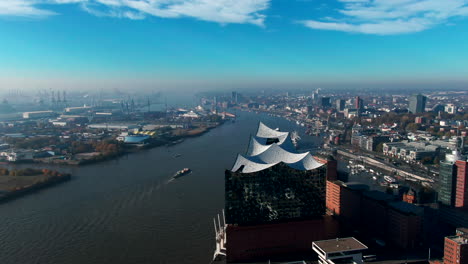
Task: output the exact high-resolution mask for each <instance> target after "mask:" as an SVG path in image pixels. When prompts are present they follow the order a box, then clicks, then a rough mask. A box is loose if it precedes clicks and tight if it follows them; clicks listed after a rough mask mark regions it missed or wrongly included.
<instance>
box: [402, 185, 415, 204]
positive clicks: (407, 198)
mask: <svg viewBox="0 0 468 264" xmlns="http://www.w3.org/2000/svg"><path fill="white" fill-rule="evenodd" d="M403 202H405V203H409V204H415V203H416V192H415V191H414V190H413V189H411V188H410V189H409V190H408V192H406V193H404V194H403Z"/></svg>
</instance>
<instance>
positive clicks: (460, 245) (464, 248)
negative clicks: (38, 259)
mask: <svg viewBox="0 0 468 264" xmlns="http://www.w3.org/2000/svg"><path fill="white" fill-rule="evenodd" d="M467 231H468V230H466V228H459V229H457V234H456V235H455V236H449V237H446V238H445V245H444V264H464V263H468V234H467Z"/></svg>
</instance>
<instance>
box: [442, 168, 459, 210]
mask: <svg viewBox="0 0 468 264" xmlns="http://www.w3.org/2000/svg"><path fill="white" fill-rule="evenodd" d="M439 179H440V190H439V202H441V203H442V204H445V205H448V206H452V205H454V198H455V194H454V188H455V180H456V168H455V165H454V164H453V162H450V161H441V162H440V171H439Z"/></svg>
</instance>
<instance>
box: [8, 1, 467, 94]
mask: <svg viewBox="0 0 468 264" xmlns="http://www.w3.org/2000/svg"><path fill="white" fill-rule="evenodd" d="M467 47H468V0H0V89H5V87H24V88H35V86H37V87H38V88H39V87H42V86H49V87H51V86H67V85H68V86H70V87H71V86H73V85H74V86H80V85H90V86H93V85H94V86H106V85H107V86H115V85H120V86H131V85H132V84H133V85H134V86H138V85H142V84H145V85H149V86H151V85H152V84H153V83H159V84H160V85H169V84H170V85H172V86H173V87H177V85H178V84H179V85H181V86H190V85H191V84H197V85H200V86H203V85H204V84H205V83H207V84H208V83H209V84H210V85H212V86H218V87H223V86H233V85H234V86H235V85H236V84H239V85H244V86H245V85H247V86H248V85H252V86H255V85H264V86H266V87H267V86H268V84H269V83H272V84H278V83H284V84H285V85H286V84H288V83H289V84H293V83H301V84H307V83H341V84H343V83H344V84H346V83H348V82H349V83H360V82H362V83H388V84H391V83H395V85H396V84H397V83H398V85H401V84H402V83H405V82H407V83H418V82H419V83H431V82H433V83H437V84H441V85H444V84H447V85H449V84H451V83H468V48H467Z"/></svg>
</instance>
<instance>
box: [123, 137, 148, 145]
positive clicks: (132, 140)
mask: <svg viewBox="0 0 468 264" xmlns="http://www.w3.org/2000/svg"><path fill="white" fill-rule="evenodd" d="M150 138H151V136H149V135H128V136H125V137H124V140H123V142H124V143H125V144H134V145H141V144H146V143H147V142H148V140H149V139H150Z"/></svg>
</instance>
